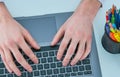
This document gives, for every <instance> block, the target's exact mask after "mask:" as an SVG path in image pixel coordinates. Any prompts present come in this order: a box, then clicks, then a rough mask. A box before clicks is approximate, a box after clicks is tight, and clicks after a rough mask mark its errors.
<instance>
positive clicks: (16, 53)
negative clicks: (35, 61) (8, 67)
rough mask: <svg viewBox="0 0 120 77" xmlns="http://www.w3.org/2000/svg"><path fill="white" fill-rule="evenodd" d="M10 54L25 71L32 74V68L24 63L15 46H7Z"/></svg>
mask: <svg viewBox="0 0 120 77" xmlns="http://www.w3.org/2000/svg"><path fill="white" fill-rule="evenodd" d="M9 48H10V50H11V52H12V53H13V55H14V57H15V59H16V60H17V61H18V63H20V64H21V65H22V66H23V67H24V68H25V69H26V70H27V71H29V72H32V67H31V66H30V65H29V64H28V63H27V62H26V60H25V59H24V57H23V56H22V55H21V53H20V51H19V50H18V47H17V46H16V45H15V44H12V46H9Z"/></svg>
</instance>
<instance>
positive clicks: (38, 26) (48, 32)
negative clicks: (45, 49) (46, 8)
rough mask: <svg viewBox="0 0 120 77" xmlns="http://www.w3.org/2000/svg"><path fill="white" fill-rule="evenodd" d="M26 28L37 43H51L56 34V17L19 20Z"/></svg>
mask: <svg viewBox="0 0 120 77" xmlns="http://www.w3.org/2000/svg"><path fill="white" fill-rule="evenodd" d="M17 21H18V22H19V23H20V24H21V25H22V26H24V28H26V29H27V30H28V31H29V32H30V34H31V35H32V37H33V38H34V39H35V40H36V41H37V43H41V42H42V43H44V42H51V41H52V39H53V37H54V36H55V34H56V31H57V27H56V20H55V17H54V16H53V17H28V18H21V19H19V18H18V19H17Z"/></svg>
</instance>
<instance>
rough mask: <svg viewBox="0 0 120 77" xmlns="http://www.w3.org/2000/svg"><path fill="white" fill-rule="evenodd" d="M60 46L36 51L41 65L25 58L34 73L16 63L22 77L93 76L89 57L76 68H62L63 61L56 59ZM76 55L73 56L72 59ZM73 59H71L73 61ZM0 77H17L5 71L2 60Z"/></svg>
mask: <svg viewBox="0 0 120 77" xmlns="http://www.w3.org/2000/svg"><path fill="white" fill-rule="evenodd" d="M58 47H59V46H58V45H57V46H55V47H50V46H46V47H42V48H41V49H40V50H37V51H36V50H34V49H33V51H34V52H35V54H36V56H37V57H38V59H39V64H34V63H33V62H32V61H31V60H30V59H29V58H28V57H27V56H26V55H24V53H23V56H24V57H25V59H26V60H27V61H28V63H29V64H30V65H31V66H32V68H33V72H32V73H29V72H27V71H26V70H25V69H24V68H23V67H22V66H20V64H19V63H17V62H16V61H15V63H16V65H17V66H18V68H19V69H20V71H22V76H21V77H38V76H39V77H70V76H82V75H92V71H91V65H90V57H89V56H88V57H87V58H86V59H85V60H83V61H79V62H78V63H77V64H76V65H75V66H71V65H68V66H66V67H63V66H62V60H63V58H64V56H63V58H62V60H61V61H58V60H57V58H56V54H57V50H58ZM73 57H74V55H73V56H72V58H73ZM72 58H71V59H72ZM0 77H17V76H16V75H15V74H10V73H8V71H7V70H6V69H5V67H4V64H3V63H2V60H1V58H0Z"/></svg>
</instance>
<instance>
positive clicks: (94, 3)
mask: <svg viewBox="0 0 120 77" xmlns="http://www.w3.org/2000/svg"><path fill="white" fill-rule="evenodd" d="M100 6H101V3H100V2H99V1H98V0H82V2H81V3H80V5H79V6H78V8H77V9H76V10H75V13H74V14H75V15H76V16H78V17H81V16H82V17H83V16H87V18H89V20H90V21H91V22H92V21H93V19H94V17H95V16H96V14H97V12H98V10H99V8H100Z"/></svg>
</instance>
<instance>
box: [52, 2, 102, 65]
mask: <svg viewBox="0 0 120 77" xmlns="http://www.w3.org/2000/svg"><path fill="white" fill-rule="evenodd" d="M99 7H100V3H99V2H98V1H97V0H83V1H82V2H81V5H80V6H79V7H78V8H77V10H76V11H75V12H74V13H73V15H72V16H71V17H70V18H69V19H68V20H67V21H66V22H65V23H64V24H63V25H62V27H61V28H60V29H59V31H58V32H57V34H56V36H55V37H54V39H53V41H52V44H51V45H55V44H56V43H57V42H58V41H59V40H60V39H61V38H62V37H63V36H64V37H63V39H62V41H61V44H60V47H59V50H58V53H57V59H58V60H60V59H61V58H62V56H63V53H64V51H65V49H66V48H67V46H68V44H70V45H69V47H68V50H67V52H66V55H65V57H64V60H63V66H66V65H67V64H68V63H69V62H70V59H71V57H72V55H73V54H74V53H75V50H76V48H77V46H78V49H77V53H76V54H75V57H74V58H73V59H72V61H71V63H70V64H71V65H75V64H76V63H77V62H78V61H79V60H83V59H85V58H86V57H87V56H88V54H89V53H90V51H91V42H92V22H93V19H94V17H95V15H96V13H97V11H98V9H99Z"/></svg>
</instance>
